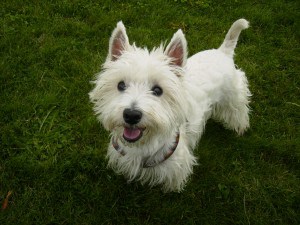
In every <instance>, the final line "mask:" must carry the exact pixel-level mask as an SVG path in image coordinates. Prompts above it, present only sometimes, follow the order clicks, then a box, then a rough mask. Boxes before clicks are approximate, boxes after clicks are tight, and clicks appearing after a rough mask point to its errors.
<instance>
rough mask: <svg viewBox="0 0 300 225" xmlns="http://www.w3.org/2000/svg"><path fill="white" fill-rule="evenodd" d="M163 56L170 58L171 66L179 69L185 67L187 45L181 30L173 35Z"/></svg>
mask: <svg viewBox="0 0 300 225" xmlns="http://www.w3.org/2000/svg"><path fill="white" fill-rule="evenodd" d="M165 54H166V55H167V56H169V57H170V58H172V61H171V64H173V65H176V66H180V67H183V66H185V63H186V59H187V54H188V53H187V43H186V39H185V37H184V34H183V33H182V30H181V29H179V30H178V31H177V32H176V33H175V34H174V35H173V37H172V39H171V41H170V43H169V44H168V46H167V48H166V50H165Z"/></svg>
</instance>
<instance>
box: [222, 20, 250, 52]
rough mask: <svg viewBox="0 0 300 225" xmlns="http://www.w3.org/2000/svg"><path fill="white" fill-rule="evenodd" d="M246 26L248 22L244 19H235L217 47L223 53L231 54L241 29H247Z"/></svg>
mask: <svg viewBox="0 0 300 225" xmlns="http://www.w3.org/2000/svg"><path fill="white" fill-rule="evenodd" d="M248 27H249V22H248V21H247V20H245V19H239V20H237V21H235V22H234V23H233V24H232V25H231V27H230V29H229V31H228V33H227V34H226V37H225V40H224V42H223V43H222V45H221V46H220V48H219V49H220V50H221V51H222V52H224V53H225V54H227V55H230V56H233V54H234V49H235V47H236V44H237V41H238V38H239V36H240V33H241V31H242V30H244V29H247V28H248Z"/></svg>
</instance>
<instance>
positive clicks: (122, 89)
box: [118, 81, 126, 91]
mask: <svg viewBox="0 0 300 225" xmlns="http://www.w3.org/2000/svg"><path fill="white" fill-rule="evenodd" d="M125 89H126V85H125V83H124V81H120V82H119V83H118V90H119V91H125Z"/></svg>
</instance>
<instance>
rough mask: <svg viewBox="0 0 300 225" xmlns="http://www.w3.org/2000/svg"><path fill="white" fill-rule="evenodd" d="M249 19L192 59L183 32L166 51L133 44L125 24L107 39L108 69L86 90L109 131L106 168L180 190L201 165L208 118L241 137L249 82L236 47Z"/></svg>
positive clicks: (237, 22) (235, 26) (233, 27)
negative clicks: (237, 59)
mask: <svg viewBox="0 0 300 225" xmlns="http://www.w3.org/2000/svg"><path fill="white" fill-rule="evenodd" d="M246 28H248V21H246V20H245V19H239V20H237V21H236V22H235V23H233V25H232V26H231V28H230V29H229V31H228V33H227V35H226V37H225V40H224V42H223V44H222V45H221V46H220V47H219V48H218V49H212V50H207V51H202V52H199V53H197V54H195V55H193V56H192V57H190V58H188V59H187V55H188V53H187V42H186V39H185V36H184V34H183V33H182V31H181V30H178V31H177V32H176V33H175V34H174V36H173V38H172V39H171V41H170V43H169V44H168V46H167V47H166V48H164V45H163V44H161V45H160V47H158V48H154V49H153V50H151V51H149V50H148V49H147V48H139V47H137V46H136V45H135V44H134V43H133V44H132V45H130V44H129V40H128V37H127V34H126V30H125V27H124V25H123V23H122V22H119V23H118V24H117V27H116V28H115V29H114V31H113V33H112V36H111V38H110V41H109V52H108V56H107V59H106V61H105V63H104V65H103V70H102V71H101V72H100V73H99V74H98V75H97V77H96V80H95V81H94V84H95V87H94V89H93V90H92V91H91V92H90V93H89V96H90V100H91V101H92V102H93V103H94V110H95V113H96V115H97V116H98V119H99V120H100V122H101V123H102V125H103V126H104V128H105V129H106V130H108V131H109V132H110V133H111V141H110V144H109V146H108V152H107V158H108V165H109V166H110V167H112V168H113V169H114V170H115V171H116V172H117V173H121V174H123V175H125V176H126V178H127V179H128V180H129V181H132V180H139V181H141V183H142V184H144V183H148V184H150V185H151V186H153V185H158V184H161V185H162V188H163V190H164V191H177V192H179V191H181V190H182V189H183V188H184V186H185V184H186V182H187V179H188V177H189V175H191V174H192V171H193V166H194V165H196V164H197V160H196V157H195V156H194V154H193V149H194V148H195V147H196V144H197V142H198V140H199V139H200V136H201V135H202V133H203V131H204V126H205V123H206V121H207V120H208V119H209V118H213V119H216V120H217V121H220V122H222V123H223V124H224V125H225V127H226V128H229V129H232V130H235V131H236V132H237V133H238V134H239V135H241V134H243V133H244V131H245V130H246V129H247V128H248V127H249V116H248V113H249V108H248V103H249V97H250V95H251V94H250V91H249V89H248V82H247V78H246V76H245V73H244V72H243V71H241V70H240V69H237V68H236V66H235V64H234V61H233V56H234V49H235V47H236V44H237V41H238V37H239V35H240V33H241V31H242V30H243V29H246Z"/></svg>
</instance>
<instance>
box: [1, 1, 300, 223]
mask: <svg viewBox="0 0 300 225" xmlns="http://www.w3.org/2000/svg"><path fill="white" fill-rule="evenodd" d="M299 9H300V7H299V2H297V1H291V0H290V1H288V0H286V1H284V0H270V1H244V0H236V1H229V0H225V1H224V0H222V1H221V0H217V1H212V0H201V1H197V0H194V1H192V0H177V1H176V0H168V1H160V0H149V1H142V0H139V1H129V0H126V1H121V0H115V1H108V0H103V1H90V0H80V1H79V0H74V1H68V0H62V1H29V0H26V1H21V0H10V1H8V0H3V1H2V2H1V8H0V26H1V30H0V38H1V39H0V135H1V142H0V203H3V202H4V201H5V198H6V195H7V193H8V192H9V191H12V195H11V196H10V198H9V201H8V206H7V208H6V209H4V210H2V211H0V224H299V223H300V218H299V215H300V210H299V205H300V188H299V186H300V182H299V168H300V164H299V161H300V143H299V142H300V133H299V122H300V121H299V118H300V113H299V110H300V107H299V105H300V102H299V97H300V91H299V87H300V86H299V72H300V71H299V60H300V54H299V53H300V52H299V47H300V46H299V37H300V33H299V21H300V19H299ZM242 17H244V18H246V19H248V20H249V21H250V22H251V28H250V29H248V30H246V31H243V32H242V35H241V37H240V41H239V45H238V48H237V50H236V53H237V55H236V63H237V64H238V65H239V66H240V67H241V68H242V69H243V70H244V71H246V74H247V77H248V79H249V83H250V89H251V92H252V93H253V97H252V103H251V108H252V114H251V129H250V130H249V131H248V132H247V133H246V134H245V135H244V136H243V137H237V136H236V135H235V134H234V133H233V132H231V131H228V130H225V129H224V128H223V127H222V126H220V125H219V124H217V123H215V122H213V121H209V123H208V125H207V129H206V132H205V134H204V136H203V137H202V139H201V142H200V144H199V146H198V148H197V149H195V151H196V153H195V154H196V155H197V157H198V158H199V166H197V167H195V169H194V174H193V175H192V177H191V179H190V181H189V182H188V184H187V187H186V189H185V191H184V192H183V193H180V194H178V193H168V194H164V193H162V192H161V191H160V188H159V187H155V188H149V187H148V186H141V185H140V184H139V183H131V184H128V183H127V182H126V180H125V179H124V178H123V177H122V176H118V175H116V174H115V173H114V172H112V171H111V170H109V169H107V168H106V160H105V152H106V146H107V144H108V140H109V138H108V133H106V132H105V131H104V130H103V128H102V127H101V126H100V124H99V123H98V122H97V121H96V119H95V116H94V115H93V112H92V105H91V104H90V103H89V99H88V92H89V91H90V90H91V88H92V86H91V84H90V83H89V81H90V80H92V78H93V75H94V74H95V73H96V72H98V71H99V69H100V66H101V63H103V62H104V59H105V57H106V54H107V48H108V40H109V37H110V34H111V31H112V30H113V28H114V27H115V25H116V23H117V21H119V20H122V21H123V22H124V24H125V25H126V27H127V31H128V35H129V39H130V40H131V42H133V41H135V42H137V44H138V45H140V46H144V45H147V46H149V47H150V48H151V47H153V46H157V45H158V44H159V43H160V42H161V41H164V40H167V39H170V38H171V36H172V34H173V33H174V32H175V31H176V30H177V29H178V28H182V29H183V30H184V31H185V33H186V37H187V40H188V44H189V52H190V54H194V53H196V52H198V51H200V50H204V49H208V48H216V47H218V46H219V45H220V44H221V42H222V40H223V38H224V36H225V33H226V32H227V30H228V29H229V27H230V25H231V24H232V22H234V21H235V20H236V19H238V18H242Z"/></svg>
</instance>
